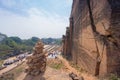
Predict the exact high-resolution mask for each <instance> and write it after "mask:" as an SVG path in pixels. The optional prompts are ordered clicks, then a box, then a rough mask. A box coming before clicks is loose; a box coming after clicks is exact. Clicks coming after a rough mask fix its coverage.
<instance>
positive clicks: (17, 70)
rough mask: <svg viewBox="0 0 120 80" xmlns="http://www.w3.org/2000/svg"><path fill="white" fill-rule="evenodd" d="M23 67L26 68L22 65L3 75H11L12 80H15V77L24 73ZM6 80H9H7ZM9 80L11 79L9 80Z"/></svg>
mask: <svg viewBox="0 0 120 80" xmlns="http://www.w3.org/2000/svg"><path fill="white" fill-rule="evenodd" d="M25 66H26V65H25V63H23V64H21V65H19V66H18V67H16V68H14V69H13V70H10V71H8V72H7V73H5V74H4V75H7V74H9V75H13V78H12V80H16V79H17V77H18V76H20V75H21V74H22V73H23V72H24V70H25ZM4 75H3V76H4ZM8 80H9V79H8ZM10 80H11V79H10Z"/></svg>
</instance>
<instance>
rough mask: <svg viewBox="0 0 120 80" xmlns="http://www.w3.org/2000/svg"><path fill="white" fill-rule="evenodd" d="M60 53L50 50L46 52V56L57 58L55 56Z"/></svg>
mask: <svg viewBox="0 0 120 80" xmlns="http://www.w3.org/2000/svg"><path fill="white" fill-rule="evenodd" d="M60 54H61V52H59V51H52V52H50V53H49V54H48V58H57V56H58V55H60Z"/></svg>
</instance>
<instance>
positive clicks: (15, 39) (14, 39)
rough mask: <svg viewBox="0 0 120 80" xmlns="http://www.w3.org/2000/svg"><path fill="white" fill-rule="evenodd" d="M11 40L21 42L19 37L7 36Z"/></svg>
mask: <svg viewBox="0 0 120 80" xmlns="http://www.w3.org/2000/svg"><path fill="white" fill-rule="evenodd" d="M9 38H10V39H11V40H13V41H15V42H16V43H18V44H21V43H22V40H21V39H20V38H19V37H9Z"/></svg>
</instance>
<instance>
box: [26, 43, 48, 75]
mask: <svg viewBox="0 0 120 80" xmlns="http://www.w3.org/2000/svg"><path fill="white" fill-rule="evenodd" d="M43 47H44V45H43V44H42V43H41V42H38V43H37V44H36V45H35V48H34V53H33V54H32V56H29V57H28V58H27V64H28V68H27V69H26V72H27V73H28V74H29V75H32V76H37V75H39V74H41V73H44V72H45V69H46V56H45V53H44V52H43V49H44V48H43Z"/></svg>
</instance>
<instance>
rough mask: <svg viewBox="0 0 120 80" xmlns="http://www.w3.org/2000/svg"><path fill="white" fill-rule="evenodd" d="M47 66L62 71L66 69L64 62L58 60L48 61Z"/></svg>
mask: <svg viewBox="0 0 120 80" xmlns="http://www.w3.org/2000/svg"><path fill="white" fill-rule="evenodd" d="M47 65H48V66H49V67H51V68H54V69H62V68H63V67H64V64H63V63H62V61H60V60H58V59H50V60H48V61H47Z"/></svg>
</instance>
